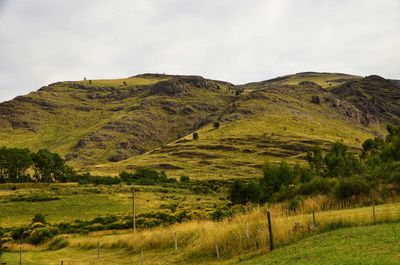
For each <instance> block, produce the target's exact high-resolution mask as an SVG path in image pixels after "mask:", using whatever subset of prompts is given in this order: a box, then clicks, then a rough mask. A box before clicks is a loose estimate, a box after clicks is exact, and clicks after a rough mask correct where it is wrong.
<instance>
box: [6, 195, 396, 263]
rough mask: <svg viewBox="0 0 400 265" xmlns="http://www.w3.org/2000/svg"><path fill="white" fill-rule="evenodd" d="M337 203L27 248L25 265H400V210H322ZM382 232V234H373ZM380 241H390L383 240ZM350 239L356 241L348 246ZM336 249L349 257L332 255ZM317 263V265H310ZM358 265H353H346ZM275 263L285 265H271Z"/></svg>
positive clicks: (11, 253)
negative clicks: (363, 251)
mask: <svg viewBox="0 0 400 265" xmlns="http://www.w3.org/2000/svg"><path fill="white" fill-rule="evenodd" d="M329 203H330V201H329V199H328V198H325V197H315V198H310V199H307V200H306V201H305V202H304V203H303V204H302V207H300V208H299V210H298V211H297V212H288V211H287V205H285V204H275V205H270V206H269V208H268V206H266V207H252V209H247V210H246V211H244V213H243V214H239V215H237V216H235V217H232V218H227V219H224V220H223V221H221V222H212V221H191V222H184V223H181V224H175V225H172V226H168V227H157V228H153V229H144V230H140V231H137V232H136V233H133V232H132V230H125V231H121V230H120V231H101V232H93V233H90V234H88V235H80V234H73V235H64V239H65V240H66V241H67V242H68V244H67V246H64V248H61V249H59V250H49V249H48V248H49V247H48V246H49V243H46V244H44V245H39V246H36V247H33V246H31V245H23V246H22V247H23V249H24V251H25V253H24V254H23V257H24V264H29V265H38V264H59V263H60V262H61V260H63V261H64V262H65V264H131V263H132V262H133V263H139V262H141V259H142V253H143V256H144V259H145V264H160V265H161V264H174V263H185V264H236V263H239V262H244V264H264V263H263V262H264V260H266V261H265V262H267V263H265V264H285V263H284V262H288V263H287V264H297V263H295V262H300V263H298V264H302V263H301V262H305V264H318V262H319V261H320V260H321V259H324V260H325V263H321V264H328V263H326V262H327V261H337V262H338V263H337V264H363V263H361V262H360V261H362V260H367V258H368V255H370V254H367V255H366V256H365V257H363V258H360V259H354V258H353V257H352V256H351V251H349V248H354V247H355V246H365V247H366V248H371V249H375V250H374V251H372V252H371V255H373V254H374V253H376V254H377V255H380V256H382V257H383V258H384V260H387V261H388V263H387V264H394V263H393V262H394V260H395V257H394V255H393V254H391V252H390V251H391V249H395V248H396V247H394V246H391V245H392V243H393V242H394V241H395V240H397V239H396V237H394V234H395V233H396V231H398V230H399V229H400V226H399V224H398V223H397V222H398V221H399V220H400V204H399V203H389V204H384V205H377V206H368V207H360V208H348V207H351V204H350V203H349V204H344V203H342V204H338V205H333V204H332V205H330V208H331V210H329V211H322V209H321V206H322V205H328V204H329ZM267 210H270V212H271V217H272V231H273V235H274V243H275V250H273V251H272V252H269V233H268V229H267V224H266V218H265V214H266V211H267ZM313 211H314V216H315V221H314V219H313V214H312V212H313ZM336 230H337V231H336ZM374 231H376V234H370V233H372V232H374ZM175 236H176V237H175ZM368 236H371V237H372V239H374V238H375V239H377V240H376V241H374V242H375V243H376V244H375V243H373V242H368V240H365V239H366V238H367V237H368ZM380 236H382V238H384V240H378V239H379V237H380ZM175 238H176V242H177V249H175ZM347 238H349V239H350V240H351V241H346V239H347ZM333 241H335V243H333ZM331 242H332V244H331ZM352 242H354V244H355V245H352ZM98 244H99V246H100V259H98V256H97V255H98ZM318 244H319V245H318ZM303 246H304V247H303ZM8 247H9V249H8V252H6V253H5V254H4V257H3V260H4V261H6V262H9V263H10V264H13V263H14V262H16V261H17V260H18V258H19V245H18V244H15V243H11V244H9V245H8ZM299 248H302V250H301V251H299V252H290V251H294V250H296V249H299ZM217 249H218V253H217ZM328 249H330V250H335V249H338V250H345V251H344V252H343V253H341V254H336V253H335V252H332V253H331V252H329V253H330V254H329V253H328V252H327V250H328ZM377 249H381V251H379V252H378V251H377ZM289 252H290V253H291V254H290V255H288V253H289ZM323 252H324V253H328V254H327V255H329V257H328V258H329V259H328V258H323V257H321V256H319V254H321V253H323ZM377 252H378V253H377ZM263 255H264V256H263ZM218 257H219V258H218ZM253 258H254V260H253ZM309 259H310V260H311V262H312V263H306V261H308V260H309ZM350 260H351V261H352V262H353V263H346V262H345V261H350ZM275 261H276V262H277V263H269V262H275ZM370 261H371V263H366V264H378V263H376V262H377V260H376V259H374V260H370ZM374 262H375V263H374ZM391 262H392V263H391ZM330 264H331V263H330Z"/></svg>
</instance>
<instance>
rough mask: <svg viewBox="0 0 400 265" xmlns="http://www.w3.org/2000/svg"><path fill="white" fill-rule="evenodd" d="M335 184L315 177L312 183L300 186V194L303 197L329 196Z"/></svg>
mask: <svg viewBox="0 0 400 265" xmlns="http://www.w3.org/2000/svg"><path fill="white" fill-rule="evenodd" d="M332 187H333V182H332V181H331V180H329V179H324V178H321V177H314V178H313V179H311V181H310V182H307V183H303V184H301V185H300V186H299V193H300V194H302V195H313V194H329V193H330V192H331V190H332Z"/></svg>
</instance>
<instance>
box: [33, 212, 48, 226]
mask: <svg viewBox="0 0 400 265" xmlns="http://www.w3.org/2000/svg"><path fill="white" fill-rule="evenodd" d="M32 223H42V224H45V223H46V219H45V216H44V214H42V213H38V214H36V215H35V217H33V219H32Z"/></svg>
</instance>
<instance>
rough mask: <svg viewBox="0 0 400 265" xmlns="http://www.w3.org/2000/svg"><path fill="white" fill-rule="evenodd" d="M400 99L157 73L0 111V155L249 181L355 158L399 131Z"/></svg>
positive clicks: (58, 90)
mask: <svg viewBox="0 0 400 265" xmlns="http://www.w3.org/2000/svg"><path fill="white" fill-rule="evenodd" d="M399 95H400V93H399V89H398V84H397V83H396V82H394V81H389V80H386V79H383V78H377V77H372V78H371V77H367V78H362V77H359V76H353V75H345V74H330V73H310V72H308V73H299V74H295V75H289V76H284V77H279V78H275V79H272V80H267V81H262V82H255V83H249V84H246V85H240V86H235V85H233V84H230V83H228V82H222V81H215V80H208V79H204V78H202V77H198V76H176V75H159V74H143V75H138V76H134V77H131V78H126V79H115V80H85V81H68V82H59V83H55V84H51V85H49V86H46V87H43V88H41V89H40V90H39V91H37V92H32V93H30V94H29V95H26V96H20V97H17V98H15V99H14V100H11V101H8V102H3V103H0V146H2V145H6V146H19V147H29V148H31V149H33V150H37V149H39V148H48V149H50V150H52V151H57V152H60V153H61V154H63V155H65V157H66V158H67V160H68V163H69V164H70V165H72V166H74V167H76V168H81V169H82V170H89V171H91V172H94V173H99V174H117V173H118V172H120V171H122V170H124V169H134V168H137V167H139V166H147V167H152V168H157V169H164V170H167V171H168V173H170V174H172V175H176V176H179V175H189V176H194V177H237V176H241V177H252V176H254V175H258V174H259V171H260V167H261V165H262V164H263V163H264V162H265V161H266V160H269V161H280V160H288V161H289V162H291V163H304V154H305V152H306V151H308V150H310V149H311V148H312V147H313V146H314V145H316V144H317V145H320V146H322V147H326V146H327V145H329V143H331V142H333V141H338V140H342V141H344V142H345V143H346V144H349V145H350V146H352V147H353V148H355V149H354V150H356V149H357V148H359V147H360V144H361V142H362V141H363V140H365V139H366V138H368V137H373V136H376V135H381V134H382V133H383V132H384V129H383V128H384V126H385V124H386V123H387V122H395V123H398V121H399V112H400V108H399V103H398V100H397V99H398V98H399ZM313 97H314V98H315V97H318V103H319V104H316V103H317V102H314V103H313V102H312V98H313ZM379 107H381V108H384V110H381V109H379ZM215 121H218V122H219V123H220V124H221V126H220V128H218V129H214V128H213V127H212V123H213V122H215ZM193 132H198V133H199V139H198V140H193V139H192V133H193Z"/></svg>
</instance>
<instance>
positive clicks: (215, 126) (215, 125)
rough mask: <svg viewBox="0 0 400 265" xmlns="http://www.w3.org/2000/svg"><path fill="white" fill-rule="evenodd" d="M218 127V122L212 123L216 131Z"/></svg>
mask: <svg viewBox="0 0 400 265" xmlns="http://www.w3.org/2000/svg"><path fill="white" fill-rule="evenodd" d="M219 126H220V124H219V122H217V121H216V122H214V123H213V127H214V129H218V128H219Z"/></svg>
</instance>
